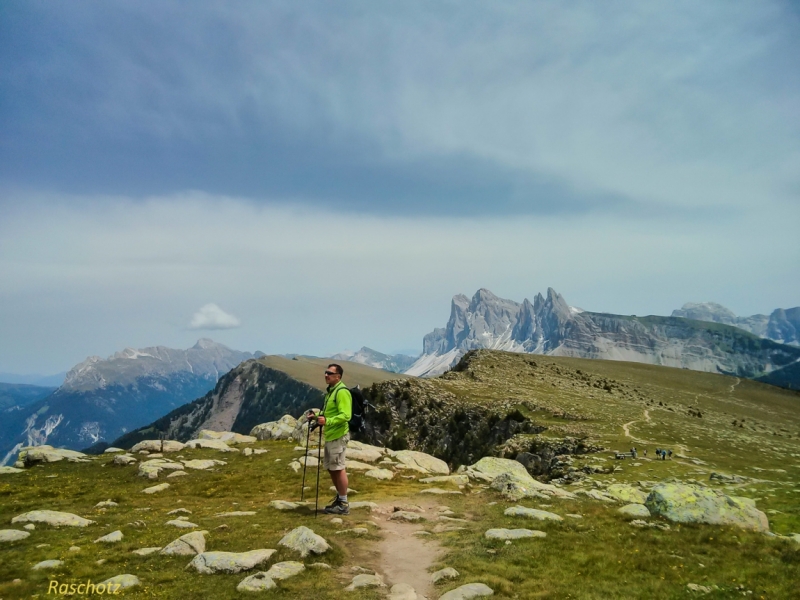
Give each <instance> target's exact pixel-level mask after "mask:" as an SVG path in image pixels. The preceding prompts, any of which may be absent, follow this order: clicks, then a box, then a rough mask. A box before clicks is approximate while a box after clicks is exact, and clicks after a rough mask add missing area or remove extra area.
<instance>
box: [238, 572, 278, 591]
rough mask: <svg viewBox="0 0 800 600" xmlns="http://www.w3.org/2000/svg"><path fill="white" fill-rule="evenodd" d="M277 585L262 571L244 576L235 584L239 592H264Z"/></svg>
mask: <svg viewBox="0 0 800 600" xmlns="http://www.w3.org/2000/svg"><path fill="white" fill-rule="evenodd" d="M276 587H278V586H277V585H276V584H275V582H274V581H273V580H272V578H271V577H268V576H267V574H266V573H265V572H264V571H261V572H259V573H256V574H255V575H250V576H249V577H245V578H244V579H242V580H241V581H240V582H239V585H237V586H236V590H237V591H239V592H265V591H267V590H272V589H275V588H276Z"/></svg>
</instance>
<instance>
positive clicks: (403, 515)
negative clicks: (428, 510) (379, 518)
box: [389, 510, 425, 523]
mask: <svg viewBox="0 0 800 600" xmlns="http://www.w3.org/2000/svg"><path fill="white" fill-rule="evenodd" d="M389 520H390V521H405V522H406V523H416V522H417V521H424V520H425V518H424V517H423V516H422V515H420V514H417V513H415V512H409V511H406V510H398V511H395V512H393V513H392V514H391V516H390V517H389Z"/></svg>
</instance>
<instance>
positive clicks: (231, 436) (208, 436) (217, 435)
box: [197, 429, 257, 444]
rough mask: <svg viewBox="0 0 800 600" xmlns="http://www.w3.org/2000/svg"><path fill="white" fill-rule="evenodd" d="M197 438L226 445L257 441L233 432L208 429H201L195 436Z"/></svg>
mask: <svg viewBox="0 0 800 600" xmlns="http://www.w3.org/2000/svg"><path fill="white" fill-rule="evenodd" d="M197 438H198V439H201V440H221V441H223V442H225V443H226V444H252V443H254V442H256V441H257V438H256V437H255V436H252V435H242V434H241V433H234V432H233V431H211V430H210V429H202V430H201V431H200V433H198V434H197Z"/></svg>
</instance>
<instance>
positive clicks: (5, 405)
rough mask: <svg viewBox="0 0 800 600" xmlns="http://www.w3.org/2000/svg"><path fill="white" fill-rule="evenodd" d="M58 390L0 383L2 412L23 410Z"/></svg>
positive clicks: (0, 406)
mask: <svg viewBox="0 0 800 600" xmlns="http://www.w3.org/2000/svg"><path fill="white" fill-rule="evenodd" d="M55 390H56V388H54V387H44V386H39V385H27V384H22V383H0V411H1V412H13V411H17V410H22V409H23V408H24V407H25V406H28V405H29V404H33V403H34V402H37V401H39V400H41V399H42V398H46V397H47V396H49V395H50V394H52V393H53V392H54V391H55Z"/></svg>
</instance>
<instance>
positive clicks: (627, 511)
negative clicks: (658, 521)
mask: <svg viewBox="0 0 800 600" xmlns="http://www.w3.org/2000/svg"><path fill="white" fill-rule="evenodd" d="M617 512H618V513H620V514H623V515H625V516H626V517H636V518H637V519H649V518H650V511H649V510H647V507H646V506H645V505H644V504H626V505H625V506H623V507H622V508H619V509H617Z"/></svg>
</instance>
